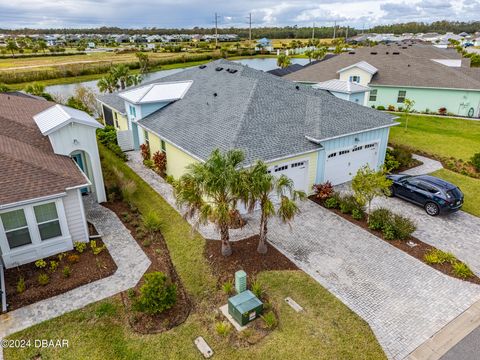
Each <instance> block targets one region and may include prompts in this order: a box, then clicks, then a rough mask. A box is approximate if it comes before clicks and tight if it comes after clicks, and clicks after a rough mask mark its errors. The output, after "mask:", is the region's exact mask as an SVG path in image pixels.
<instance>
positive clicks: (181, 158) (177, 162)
mask: <svg viewBox="0 0 480 360" xmlns="http://www.w3.org/2000/svg"><path fill="white" fill-rule="evenodd" d="M148 140H149V144H150V152H151V153H152V154H154V153H156V152H157V151H162V144H161V140H160V138H159V137H158V136H157V135H155V134H153V133H152V132H150V131H149V132H148ZM165 153H166V154H167V175H171V176H173V177H174V178H175V179H178V178H179V177H180V176H182V175H183V174H184V172H185V168H186V167H187V165H189V164H192V163H196V162H198V160H197V159H195V158H193V157H192V156H190V155H188V154H186V153H185V152H183V151H182V150H180V149H179V148H177V147H175V146H173V145H171V144H169V143H168V142H165Z"/></svg>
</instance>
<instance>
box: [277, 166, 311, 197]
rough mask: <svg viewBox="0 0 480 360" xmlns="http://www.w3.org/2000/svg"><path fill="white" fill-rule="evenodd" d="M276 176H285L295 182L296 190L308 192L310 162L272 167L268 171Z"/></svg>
mask: <svg viewBox="0 0 480 360" xmlns="http://www.w3.org/2000/svg"><path fill="white" fill-rule="evenodd" d="M268 171H269V172H270V173H271V174H273V175H275V176H280V175H285V176H288V177H289V178H290V179H292V180H293V184H294V187H295V190H302V191H305V192H308V189H307V186H308V180H307V178H308V161H307V160H303V161H296V162H290V163H284V164H279V165H275V166H272V167H271V168H270V169H269V170H268Z"/></svg>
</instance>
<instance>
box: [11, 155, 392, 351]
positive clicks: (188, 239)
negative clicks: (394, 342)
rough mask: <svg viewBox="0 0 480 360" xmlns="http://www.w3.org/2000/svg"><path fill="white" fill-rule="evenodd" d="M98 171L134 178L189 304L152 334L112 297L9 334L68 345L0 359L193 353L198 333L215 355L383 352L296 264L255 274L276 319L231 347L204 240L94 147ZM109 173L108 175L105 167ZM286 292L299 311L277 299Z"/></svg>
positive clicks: (136, 198)
mask: <svg viewBox="0 0 480 360" xmlns="http://www.w3.org/2000/svg"><path fill="white" fill-rule="evenodd" d="M101 153H102V165H103V168H104V171H105V173H106V177H108V176H111V173H112V168H113V167H116V168H117V169H119V170H120V171H121V172H123V173H124V174H125V177H126V178H127V179H132V180H133V181H134V182H135V183H136V184H137V191H135V193H134V194H133V198H132V201H133V203H134V204H135V205H136V206H137V207H138V209H139V210H140V212H141V213H144V214H145V213H147V212H149V211H155V212H157V213H158V214H159V215H160V217H161V219H162V234H163V236H164V238H165V241H166V243H167V246H168V248H169V251H170V254H171V258H172V261H173V263H174V265H175V268H176V270H177V272H178V274H179V276H180V278H181V279H182V281H183V283H184V285H185V288H186V289H187V292H188V293H189V295H190V297H191V298H192V301H193V303H194V304H195V306H194V309H193V311H192V313H191V314H190V316H189V318H188V319H187V321H186V322H185V323H184V324H182V325H180V326H178V327H177V328H174V329H172V330H170V331H168V332H165V333H162V334H156V335H139V334H136V333H133V332H132V330H131V329H130V327H129V326H128V325H126V321H125V318H126V314H125V310H124V307H123V305H122V304H121V302H120V300H119V297H118V296H115V297H112V298H109V299H107V300H104V301H102V302H100V303H96V304H92V305H90V306H87V307H86V308H84V309H82V310H79V311H74V312H72V313H69V314H66V315H64V316H61V317H59V318H57V319H53V320H50V321H47V322H44V323H42V324H39V325H37V326H34V327H32V328H29V329H27V330H24V331H22V332H19V333H17V334H14V335H12V336H10V338H11V339H37V338H41V339H68V340H69V341H70V344H71V345H70V347H69V348H68V349H58V348H57V349H55V348H52V349H34V348H30V349H22V350H18V349H15V350H14V349H5V359H8V360H17V359H18V360H20V359H22V360H23V359H30V358H32V357H34V356H37V358H39V357H41V358H42V359H60V358H61V359H67V360H68V359H72V360H73V359H87V358H88V359H92V360H96V359H182V360H184V359H200V358H201V356H200V355H199V353H198V351H197V350H196V348H195V347H194V344H193V340H194V338H195V337H197V336H199V335H201V336H203V337H204V338H205V339H206V341H207V342H208V343H209V344H210V346H211V347H212V348H213V351H214V353H215V358H217V359H232V360H235V359H273V360H275V359H278V360H280V359H293V360H296V359H299V360H300V359H302V360H304V359H353V358H355V359H384V358H385V355H384V353H383V351H382V349H381V348H380V346H379V344H378V342H377V341H376V339H375V337H374V335H373V333H372V331H371V329H370V328H369V327H368V325H367V324H366V323H365V322H364V321H363V320H362V319H360V318H359V317H358V316H357V315H356V314H354V313H353V312H352V311H351V310H349V309H348V308H347V307H346V306H345V305H344V304H342V303H341V302H340V301H339V300H338V299H337V298H336V297H334V296H333V295H332V294H330V293H329V292H328V291H327V290H326V289H324V288H323V287H322V286H320V285H319V284H318V283H317V282H315V281H314V280H313V279H312V278H310V277H309V276H308V275H306V274H305V273H303V272H302V271H267V272H262V273H260V274H259V275H258V277H257V279H258V281H259V282H260V283H261V284H262V285H263V286H264V288H265V290H266V292H267V294H268V296H269V298H270V300H271V302H272V304H273V305H274V306H275V307H276V309H277V310H278V317H279V326H278V328H277V329H275V330H274V331H273V332H272V333H271V334H269V335H268V336H267V337H266V338H265V339H263V340H261V341H260V342H259V343H257V344H255V345H250V346H248V347H237V346H236V345H233V344H232V343H231V342H229V341H228V340H227V339H225V338H222V337H220V336H219V335H217V334H216V332H215V330H214V320H213V319H214V315H213V312H214V306H218V304H215V305H214V304H212V303H211V299H213V298H215V297H216V294H217V295H218V291H219V290H217V287H216V280H215V278H214V277H213V275H212V273H211V271H210V267H209V265H208V263H207V261H206V260H205V258H204V256H203V250H204V246H205V240H204V239H203V238H202V237H201V236H200V235H199V234H198V233H194V234H192V232H191V228H190V225H188V223H187V222H186V221H185V220H184V219H183V218H182V217H181V216H180V215H179V214H178V213H177V212H176V211H175V210H174V209H173V208H172V207H170V206H169V205H168V204H167V203H166V202H165V201H164V200H163V198H161V197H160V196H159V195H158V194H157V193H156V192H155V191H154V190H152V189H151V188H150V186H148V185H147V184H146V183H145V182H143V181H142V180H141V179H140V178H139V177H138V176H137V175H136V174H135V173H134V172H133V171H132V170H131V169H130V168H128V167H127V166H126V164H124V163H122V162H121V161H120V160H119V159H118V158H116V157H115V156H114V155H113V154H112V153H111V152H110V151H108V150H105V149H103V148H102V149H101ZM109 174H110V175H109ZM286 296H291V297H292V298H294V299H295V300H296V301H297V302H298V303H300V304H301V305H302V306H303V307H304V308H305V311H304V312H302V313H296V312H295V311H293V310H292V309H291V308H290V307H289V306H288V305H287V304H286V303H285V302H284V300H283V299H284V298H285V297H286Z"/></svg>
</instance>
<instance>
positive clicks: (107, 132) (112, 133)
mask: <svg viewBox="0 0 480 360" xmlns="http://www.w3.org/2000/svg"><path fill="white" fill-rule="evenodd" d="M97 139H98V141H99V142H100V143H101V144H103V145H107V144H117V131H116V130H115V128H114V127H113V126H112V125H106V126H105V127H104V128H103V129H98V130H97Z"/></svg>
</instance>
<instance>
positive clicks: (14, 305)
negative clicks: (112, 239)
mask: <svg viewBox="0 0 480 360" xmlns="http://www.w3.org/2000/svg"><path fill="white" fill-rule="evenodd" d="M89 230H90V235H94V234H96V230H95V228H94V227H93V225H91V224H89ZM95 241H96V242H97V246H99V247H100V246H102V245H103V242H102V240H101V239H100V238H96V239H95ZM63 254H64V255H63V256H61V260H59V255H55V256H51V257H49V258H45V259H44V260H45V261H46V262H47V266H46V267H45V268H44V269H39V268H37V267H36V266H35V263H29V264H25V265H21V266H18V267H16V268H11V269H7V270H5V283H6V284H5V285H6V292H7V301H8V311H11V310H15V309H18V308H21V307H22V306H26V305H29V304H33V303H35V302H37V301H40V300H44V299H48V298H51V297H53V296H56V295H60V294H63V293H65V292H67V291H69V290H72V289H75V288H77V287H79V286H81V285H85V284H88V283H91V282H93V281H96V280H99V279H103V278H105V277H108V276H110V275H112V274H113V273H114V272H115V271H116V270H117V265H116V264H115V262H114V261H113V259H112V257H111V256H110V253H109V252H108V250H107V249H105V250H103V251H102V252H101V253H100V254H98V255H94V254H93V252H92V250H91V249H90V246H89V245H88V244H87V248H86V249H85V251H84V252H83V253H81V254H80V253H78V252H77V251H75V250H72V251H68V252H65V253H63ZM73 254H75V255H78V259H79V261H78V262H77V263H71V262H69V260H68V256H69V255H73ZM50 261H56V262H58V268H57V269H56V270H55V271H54V272H52V271H50V270H49V265H50ZM65 266H69V267H70V269H71V275H70V276H69V277H68V278H65V277H64V276H63V272H62V270H63V268H64V267H65ZM41 273H46V274H47V275H48V276H49V277H50V282H49V283H48V284H47V285H40V284H39V283H38V276H39V275H40V274H41ZM21 276H23V278H24V279H25V284H26V290H25V291H24V292H22V293H20V294H19V293H17V284H18V280H19V278H20V277H21Z"/></svg>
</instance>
